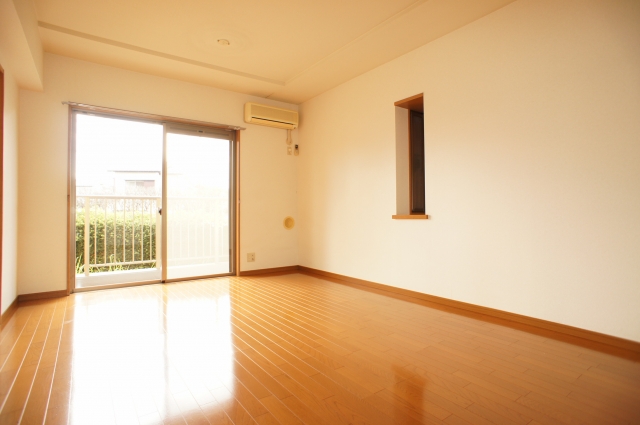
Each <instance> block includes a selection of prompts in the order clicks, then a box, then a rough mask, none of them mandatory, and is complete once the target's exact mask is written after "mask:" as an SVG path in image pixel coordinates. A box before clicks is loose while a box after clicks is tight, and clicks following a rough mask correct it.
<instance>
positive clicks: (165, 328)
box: [65, 280, 234, 424]
mask: <svg viewBox="0 0 640 425" xmlns="http://www.w3.org/2000/svg"><path fill="white" fill-rule="evenodd" d="M122 291H126V295H125V292H122ZM131 291H135V292H136V296H137V298H132V297H131ZM121 294H122V295H121ZM70 310H71V311H70V314H68V315H69V317H68V318H67V323H66V324H65V326H70V327H71V329H72V331H71V332H72V335H73V342H72V344H73V345H72V346H73V351H72V354H71V356H72V368H71V391H70V398H69V403H70V406H69V412H70V414H69V423H71V424H89V423H91V424H99V423H109V424H112V423H114V422H117V423H129V420H131V422H132V423H138V422H136V420H137V419H136V418H139V417H145V416H148V417H157V418H158V419H161V418H168V417H172V416H176V415H180V411H181V408H182V409H184V404H186V403H187V404H188V403H195V399H194V397H197V392H198V388H201V389H203V390H207V389H208V390H213V389H216V388H219V387H222V386H224V387H225V388H226V389H227V390H228V391H229V394H232V393H233V389H234V378H233V376H234V374H233V367H234V351H233V347H232V345H231V319H230V315H231V306H230V298H229V290H228V284H226V283H225V284H220V280H217V284H216V285H215V287H210V288H206V289H205V287H203V286H202V285H199V286H198V287H188V286H186V285H181V284H173V285H164V286H163V285H149V286H141V287H138V288H127V289H124V290H110V291H108V292H104V291H101V292H98V293H83V294H77V295H76V296H75V305H74V306H73V307H72V308H71V309H70ZM222 393H223V394H224V393H227V392H226V391H224V392H222ZM114 415H116V417H114Z"/></svg>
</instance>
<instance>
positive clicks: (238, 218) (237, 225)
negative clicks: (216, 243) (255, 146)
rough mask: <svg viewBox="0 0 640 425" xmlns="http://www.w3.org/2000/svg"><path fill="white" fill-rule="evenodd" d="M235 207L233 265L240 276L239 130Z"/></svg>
mask: <svg viewBox="0 0 640 425" xmlns="http://www.w3.org/2000/svg"><path fill="white" fill-rule="evenodd" d="M235 143H236V158H235V160H236V176H235V177H236V188H235V189H236V199H235V201H236V208H235V213H236V219H235V221H236V223H235V224H236V226H235V231H236V237H235V239H236V240H235V245H236V252H235V261H236V267H235V272H236V276H240V146H241V145H240V130H236V141H235Z"/></svg>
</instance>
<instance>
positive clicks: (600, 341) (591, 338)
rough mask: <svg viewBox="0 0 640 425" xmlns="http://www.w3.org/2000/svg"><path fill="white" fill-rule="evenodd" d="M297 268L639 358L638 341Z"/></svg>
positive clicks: (306, 268) (599, 349)
mask: <svg viewBox="0 0 640 425" xmlns="http://www.w3.org/2000/svg"><path fill="white" fill-rule="evenodd" d="M299 271H300V272H301V273H305V274H308V275H315V276H319V277H322V278H324V279H330V280H332V281H335V282H336V283H341V284H346V285H350V286H355V287H359V288H362V289H368V290H371V291H374V292H377V293H382V294H384V295H391V296H394V297H396V298H400V299H404V300H406V301H412V302H416V301H419V303H420V304H424V305H428V306H429V307H434V308H439V309H441V310H446V311H450V312H453V313H457V314H463V315H465V316H468V317H473V318H476V319H479V320H484V321H490V322H492V323H497V324H500V325H505V326H509V327H512V328H516V329H520V330H523V331H526V332H531V333H535V334H538V335H542V336H546V337H549V338H553V339H556V340H561V341H565V342H568V343H571V344H575V345H580V346H584V347H587V348H591V349H595V350H598V351H604V352H607V353H610V354H614V355H618V356H622V357H626V358H632V359H635V360H640V342H636V341H631V340H628V339H624V338H619V337H616V336H612V335H606V334H602V333H598V332H593V331H589V330H586V329H581V328H576V327H573V326H569V325H563V324H560V323H555V322H550V321H548V320H543V319H536V318H534V317H529V316H523V315H521V314H516V313H510V312H508V311H503V310H497V309H494V308H489V307H483V306H479V305H475V304H469V303H465V302H462V301H455V300H451V299H448V298H442V297H437V296H435V295H429V294H424V293H422V292H415V291H411V290H408V289H402V288H396V287H394V286H389V285H384V284H381V283H376V282H370V281H368V280H363V279H356V278H354V277H349V276H344V275H341V274H337V273H331V272H326V271H324V270H318V269H313V268H310V267H304V266H299Z"/></svg>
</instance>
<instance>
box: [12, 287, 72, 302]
mask: <svg viewBox="0 0 640 425" xmlns="http://www.w3.org/2000/svg"><path fill="white" fill-rule="evenodd" d="M66 296H68V294H67V290H66V289H61V290H59V291H49V292H34V293H33V294H20V295H18V303H23V302H26V301H35V300H46V299H49V298H62V297H66Z"/></svg>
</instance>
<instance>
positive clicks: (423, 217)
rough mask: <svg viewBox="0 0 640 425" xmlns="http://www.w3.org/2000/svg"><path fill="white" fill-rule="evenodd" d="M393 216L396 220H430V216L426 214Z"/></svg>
mask: <svg viewBox="0 0 640 425" xmlns="http://www.w3.org/2000/svg"><path fill="white" fill-rule="evenodd" d="M391 218H392V219H394V220H428V219H429V216H428V215H425V214H394V215H392V216H391Z"/></svg>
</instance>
